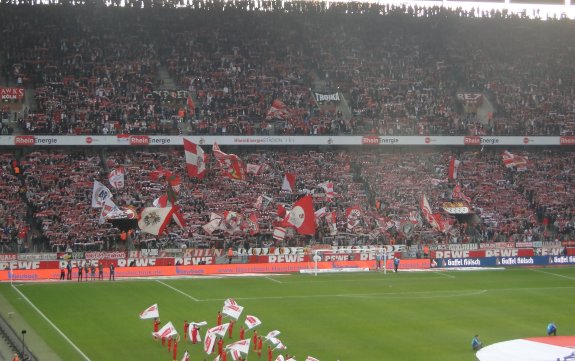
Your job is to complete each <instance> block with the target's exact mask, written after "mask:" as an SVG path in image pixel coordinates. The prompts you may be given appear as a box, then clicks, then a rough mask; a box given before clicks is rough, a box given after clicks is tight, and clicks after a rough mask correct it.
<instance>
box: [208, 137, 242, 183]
mask: <svg viewBox="0 0 575 361" xmlns="http://www.w3.org/2000/svg"><path fill="white" fill-rule="evenodd" d="M212 151H213V153H214V157H216V160H217V161H218V164H219V165H220V168H221V169H222V173H223V175H224V176H226V177H228V178H230V179H232V180H239V181H245V180H246V170H245V166H244V163H243V162H242V160H241V159H240V158H239V157H238V156H237V155H235V154H226V153H224V152H222V151H221V150H220V147H219V146H218V144H217V143H214V146H213V148H212Z"/></svg>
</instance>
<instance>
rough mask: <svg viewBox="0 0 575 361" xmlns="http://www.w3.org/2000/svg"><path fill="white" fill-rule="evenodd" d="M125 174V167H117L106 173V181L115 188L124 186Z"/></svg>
mask: <svg viewBox="0 0 575 361" xmlns="http://www.w3.org/2000/svg"><path fill="white" fill-rule="evenodd" d="M125 174H126V169H125V168H124V167H117V168H115V169H112V171H111V172H110V174H109V175H108V182H110V185H111V186H112V187H114V188H116V189H122V188H124V176H125Z"/></svg>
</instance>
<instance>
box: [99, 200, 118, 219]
mask: <svg viewBox="0 0 575 361" xmlns="http://www.w3.org/2000/svg"><path fill="white" fill-rule="evenodd" d="M114 218H124V212H122V211H121V210H120V208H118V206H117V205H116V204H115V203H114V202H113V201H112V199H111V198H106V200H105V201H104V205H103V206H102V210H101V212H100V219H99V220H98V223H99V224H104V223H105V222H106V220H107V219H114Z"/></svg>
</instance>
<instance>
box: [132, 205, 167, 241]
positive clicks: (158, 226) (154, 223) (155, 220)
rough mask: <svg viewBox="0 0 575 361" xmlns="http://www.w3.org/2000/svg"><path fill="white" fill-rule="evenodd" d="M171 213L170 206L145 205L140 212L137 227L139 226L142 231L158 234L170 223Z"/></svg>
mask: <svg viewBox="0 0 575 361" xmlns="http://www.w3.org/2000/svg"><path fill="white" fill-rule="evenodd" d="M173 213H174V209H173V208H172V207H166V208H156V207H146V208H144V210H143V211H142V213H140V218H139V220H138V227H140V229H141V230H142V232H145V233H150V234H153V235H156V236H158V235H160V234H162V233H163V232H164V230H165V229H166V227H167V226H168V224H169V223H170V220H171V219H172V214H173Z"/></svg>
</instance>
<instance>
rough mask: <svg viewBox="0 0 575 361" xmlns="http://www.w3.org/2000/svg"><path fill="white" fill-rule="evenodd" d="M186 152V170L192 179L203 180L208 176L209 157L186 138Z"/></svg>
mask: <svg viewBox="0 0 575 361" xmlns="http://www.w3.org/2000/svg"><path fill="white" fill-rule="evenodd" d="M184 152H185V155H186V170H187V171H188V175H189V176H190V177H195V178H199V179H203V178H204V175H205V174H206V162H207V158H208V157H207V155H206V154H205V153H204V150H203V149H202V148H201V147H200V146H199V145H197V144H196V143H194V142H192V141H189V140H187V139H186V138H184Z"/></svg>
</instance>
